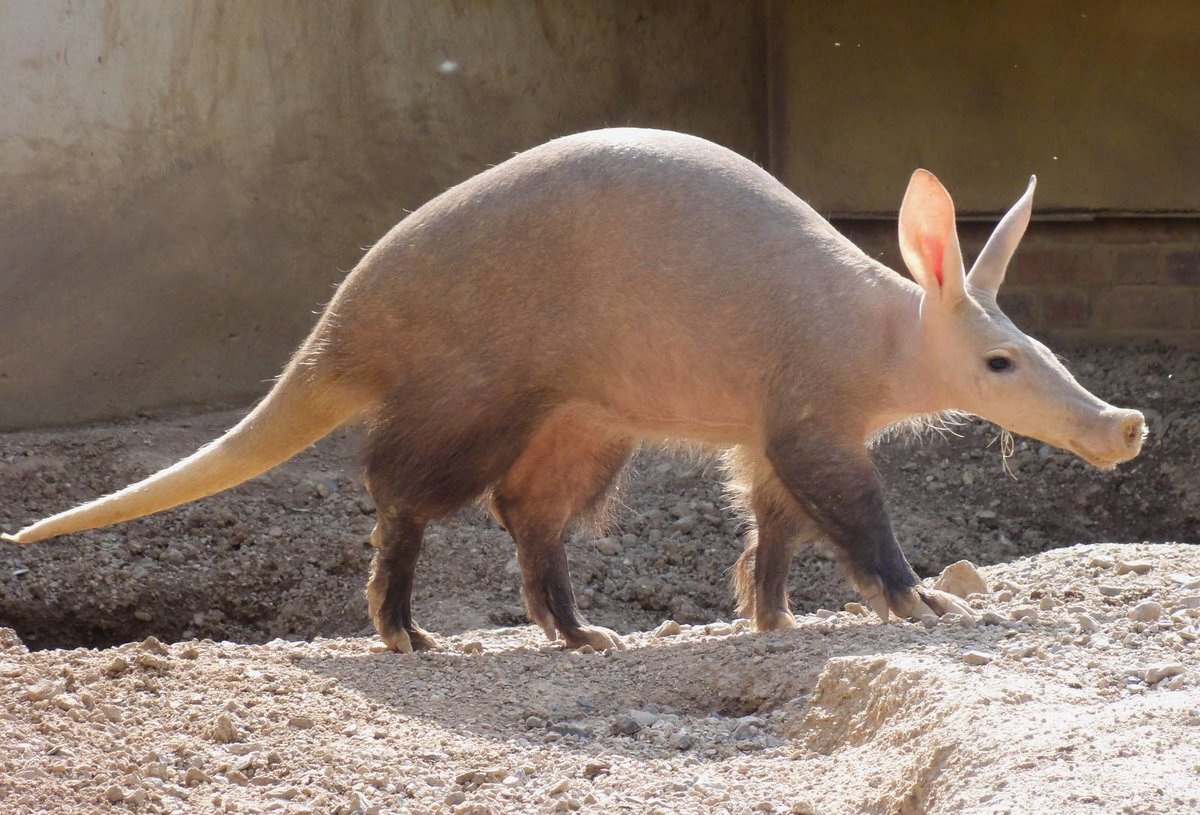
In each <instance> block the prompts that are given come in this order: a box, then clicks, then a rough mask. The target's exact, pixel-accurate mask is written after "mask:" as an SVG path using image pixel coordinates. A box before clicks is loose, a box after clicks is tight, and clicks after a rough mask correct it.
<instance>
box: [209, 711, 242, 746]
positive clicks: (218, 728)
mask: <svg viewBox="0 0 1200 815" xmlns="http://www.w3.org/2000/svg"><path fill="white" fill-rule="evenodd" d="M213 738H214V739H215V740H216V741H219V742H222V743H223V744H229V743H230V742H234V741H239V740H240V739H241V734H240V733H239V732H238V728H237V725H235V724H234V723H233V719H231V718H229V717H228V716H226V715H225V714H224V713H222V714H221V715H220V716H218V717H217V723H216V724H215V725H214V726H213Z"/></svg>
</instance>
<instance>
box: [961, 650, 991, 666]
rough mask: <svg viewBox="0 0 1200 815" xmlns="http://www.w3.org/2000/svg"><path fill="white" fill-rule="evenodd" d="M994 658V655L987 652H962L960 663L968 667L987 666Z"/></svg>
mask: <svg viewBox="0 0 1200 815" xmlns="http://www.w3.org/2000/svg"><path fill="white" fill-rule="evenodd" d="M995 658H996V655H995V654H992V653H989V652H987V651H964V652H963V655H962V661H963V662H965V663H967V664H968V665H987V664H988V663H989V662H991V661H992V660H994V659H995Z"/></svg>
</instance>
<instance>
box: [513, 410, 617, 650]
mask: <svg viewBox="0 0 1200 815" xmlns="http://www.w3.org/2000/svg"><path fill="white" fill-rule="evenodd" d="M632 448H633V443H632V442H631V441H630V440H629V439H628V438H625V437H622V436H615V435H613V434H611V433H607V432H605V431H604V430H603V429H601V428H597V427H594V426H592V425H590V424H588V423H586V422H584V421H583V420H581V419H578V418H574V417H569V416H567V417H557V418H555V419H552V420H550V421H548V422H547V423H546V424H545V425H543V426H542V427H541V428H539V429H538V431H537V432H536V433H535V434H534V436H533V438H532V440H531V441H530V443H529V445H528V446H527V447H526V448H525V451H524V452H523V453H522V454H521V456H520V457H519V458H518V459H517V461H516V462H515V463H514V464H513V466H512V467H511V468H510V469H509V471H508V472H507V473H506V474H505V476H504V478H502V479H501V480H500V482H499V483H498V484H497V485H496V487H495V491H494V493H493V496H492V509H493V511H494V512H495V514H496V516H497V517H498V518H499V519H500V522H501V523H503V524H504V526H505V528H506V529H508V531H509V534H511V535H512V536H513V539H514V540H515V541H516V543H517V560H518V562H519V563H520V566H521V572H522V575H523V577H524V593H525V605H526V608H527V609H528V611H529V616H530V618H531V619H532V620H533V621H534V622H535V623H537V624H538V625H540V626H541V627H542V630H543V631H545V632H546V635H547V636H548V637H549V638H550V639H554V638H555V633H556V632H557V633H558V634H559V635H561V636H562V639H563V641H564V642H565V643H566V644H567V646H568V647H569V648H580V647H582V646H584V645H590V646H591V647H593V648H595V649H596V650H603V649H605V648H612V647H616V648H621V647H623V646H622V645H621V640H620V639H619V638H618V637H617V635H616V634H615V633H614V632H612V631H609V630H608V629H607V628H600V627H598V626H592V625H588V624H587V623H586V622H585V621H584V620H583V618H582V617H581V616H580V615H579V611H578V610H577V609H576V607H575V595H574V592H573V591H572V589H571V574H570V570H569V569H568V566H567V552H566V548H565V546H564V545H563V537H564V535H565V533H566V530H567V528H568V526H569V525H570V524H571V522H572V521H573V520H574V519H576V518H579V517H580V516H583V515H587V514H588V513H589V512H594V511H597V510H598V508H599V507H600V506H601V505H602V504H603V503H604V499H605V497H606V496H607V494H608V491H609V489H610V488H611V487H612V485H613V482H614V481H615V480H616V478H617V475H618V474H619V473H620V471H621V469H622V467H623V466H624V465H625V462H626V461H627V460H628V458H629V454H630V452H631V450H632Z"/></svg>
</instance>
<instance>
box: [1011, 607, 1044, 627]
mask: <svg viewBox="0 0 1200 815" xmlns="http://www.w3.org/2000/svg"><path fill="white" fill-rule="evenodd" d="M1008 616H1009V617H1011V618H1012V619H1014V620H1029V622H1031V623H1036V622H1037V621H1038V610H1037V609H1036V608H1034V607H1033V606H1018V607H1017V608H1014V609H1013V610H1012V611H1010V612H1009V613H1008Z"/></svg>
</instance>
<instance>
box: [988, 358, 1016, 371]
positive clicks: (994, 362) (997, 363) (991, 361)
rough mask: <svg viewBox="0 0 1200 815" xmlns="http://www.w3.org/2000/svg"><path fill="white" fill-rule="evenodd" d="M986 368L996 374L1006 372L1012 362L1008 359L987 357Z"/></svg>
mask: <svg viewBox="0 0 1200 815" xmlns="http://www.w3.org/2000/svg"><path fill="white" fill-rule="evenodd" d="M987 366H988V368H990V369H992V370H993V371H996V372H1000V371H1007V370H1008V369H1009V368H1011V367H1012V360H1011V359H1009V358H1008V357H1000V356H996V357H988V361H987Z"/></svg>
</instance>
